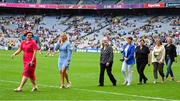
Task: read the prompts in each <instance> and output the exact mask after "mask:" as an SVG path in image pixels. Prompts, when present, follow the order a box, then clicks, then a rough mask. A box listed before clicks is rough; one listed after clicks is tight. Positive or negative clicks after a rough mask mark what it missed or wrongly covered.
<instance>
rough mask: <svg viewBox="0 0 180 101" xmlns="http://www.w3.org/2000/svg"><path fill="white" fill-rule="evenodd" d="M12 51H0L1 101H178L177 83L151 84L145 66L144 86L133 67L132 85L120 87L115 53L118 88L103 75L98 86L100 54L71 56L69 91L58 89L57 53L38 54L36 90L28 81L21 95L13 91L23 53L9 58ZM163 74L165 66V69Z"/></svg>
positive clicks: (178, 70) (178, 67)
mask: <svg viewBox="0 0 180 101" xmlns="http://www.w3.org/2000/svg"><path fill="white" fill-rule="evenodd" d="M13 52H14V51H2V50H1V51H0V100H76V101H77V100H168V101H169V100H180V83H179V82H176V81H171V80H167V81H165V82H164V83H160V81H161V80H160V78H159V83H157V84H153V72H152V70H153V68H152V65H151V66H146V69H145V74H146V76H147V77H148V79H149V80H148V83H147V84H146V85H137V82H138V74H137V70H136V65H134V66H133V82H132V85H131V86H128V87H127V86H123V85H122V83H123V76H122V73H121V62H120V61H119V59H120V57H121V55H120V54H115V57H114V64H113V71H112V72H113V74H114V76H115V78H116V79H117V86H116V87H113V86H112V84H111V82H110V80H109V78H108V76H107V74H106V73H105V86H104V87H98V86H97V85H98V78H99V53H75V52H74V53H73V57H72V62H71V65H70V71H69V74H70V80H71V82H72V88H69V89H60V88H59V86H60V78H59V72H58V69H57V60H58V54H56V55H55V56H54V57H45V55H44V54H43V55H41V54H39V53H37V68H36V77H37V83H38V88H39V91H37V92H31V89H32V86H31V83H30V81H28V82H27V83H26V85H25V86H24V89H23V92H19V93H17V92H14V91H13V89H15V88H16V87H17V86H18V84H19V82H20V80H21V76H22V74H21V73H22V69H23V65H22V54H21V55H18V56H17V57H16V58H15V59H11V57H10V56H11V54H12V53H13ZM173 71H174V74H175V79H176V80H177V81H178V80H180V56H179V57H178V63H174V64H173ZM164 72H166V67H164Z"/></svg>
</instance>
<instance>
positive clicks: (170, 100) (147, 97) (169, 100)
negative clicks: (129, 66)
mask: <svg viewBox="0 0 180 101" xmlns="http://www.w3.org/2000/svg"><path fill="white" fill-rule="evenodd" d="M0 82H8V83H16V84H19V82H17V81H9V80H0ZM38 86H42V87H49V88H59V86H51V85H44V84H38ZM71 89H73V90H81V91H87V92H95V93H103V94H111V95H121V96H122V95H123V96H130V97H139V98H145V99H151V100H167V101H180V100H174V99H166V98H160V97H152V96H142V95H134V94H126V93H115V92H107V91H98V90H89V89H81V88H71Z"/></svg>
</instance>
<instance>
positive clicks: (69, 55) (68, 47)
mask: <svg viewBox="0 0 180 101" xmlns="http://www.w3.org/2000/svg"><path fill="white" fill-rule="evenodd" d="M67 52H68V57H67V59H68V61H70V60H71V57H72V47H71V44H68V45H67Z"/></svg>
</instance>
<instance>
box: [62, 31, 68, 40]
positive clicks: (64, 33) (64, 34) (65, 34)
mask: <svg viewBox="0 0 180 101" xmlns="http://www.w3.org/2000/svg"><path fill="white" fill-rule="evenodd" d="M64 36H65V37H66V39H65V40H68V36H67V33H66V32H62V33H61V34H60V38H61V37H64Z"/></svg>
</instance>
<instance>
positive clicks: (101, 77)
mask: <svg viewBox="0 0 180 101" xmlns="http://www.w3.org/2000/svg"><path fill="white" fill-rule="evenodd" d="M112 64H113V62H111V63H109V66H106V64H102V63H100V75H99V84H100V85H104V72H105V69H106V72H107V74H108V76H109V79H110V80H111V82H112V83H113V84H116V79H115V78H114V76H113V74H112V72H111V71H112Z"/></svg>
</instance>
